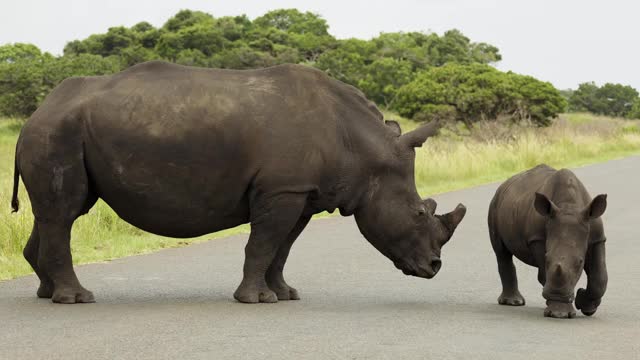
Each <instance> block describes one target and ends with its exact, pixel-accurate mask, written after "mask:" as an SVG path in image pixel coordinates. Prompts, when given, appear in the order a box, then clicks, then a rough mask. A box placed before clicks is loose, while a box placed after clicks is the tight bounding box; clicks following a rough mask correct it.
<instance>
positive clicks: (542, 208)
mask: <svg viewBox="0 0 640 360" xmlns="http://www.w3.org/2000/svg"><path fill="white" fill-rule="evenodd" d="M533 207H534V208H535V209H536V211H537V212H538V214H540V215H542V216H544V217H553V215H554V214H555V213H556V212H557V211H558V207H557V206H556V204H554V203H553V201H551V200H549V198H548V197H547V196H546V195H545V194H541V193H539V192H536V198H535V200H534V201H533Z"/></svg>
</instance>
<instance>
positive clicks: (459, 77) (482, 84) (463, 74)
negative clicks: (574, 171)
mask: <svg viewBox="0 0 640 360" xmlns="http://www.w3.org/2000/svg"><path fill="white" fill-rule="evenodd" d="M565 106H566V101H565V99H564V98H563V97H562V96H561V95H560V93H559V92H558V91H557V90H556V89H555V88H554V87H553V86H552V85H551V84H549V83H547V82H542V81H539V80H536V79H534V78H533V77H530V76H523V75H518V74H515V73H512V72H506V73H505V72H501V71H498V70H496V69H494V68H493V67H491V66H488V65H482V64H470V65H462V64H453V63H452V64H446V65H444V66H441V67H433V68H430V69H429V70H426V71H423V72H421V73H419V74H418V75H417V77H416V78H415V79H414V80H413V81H411V82H409V83H408V84H406V85H404V86H402V87H401V88H400V89H399V90H398V93H397V100H396V102H395V104H394V105H393V108H394V109H395V110H397V111H398V112H399V113H400V115H403V116H406V117H411V118H415V119H417V120H432V119H445V120H446V119H454V120H459V121H462V122H464V123H465V124H467V125H470V124H471V123H472V122H474V121H478V120H493V119H497V118H498V117H501V116H508V117H511V118H512V119H514V120H526V121H530V122H533V123H535V124H538V125H548V124H549V119H550V118H552V117H555V116H556V115H557V114H558V113H560V112H562V111H563V110H564V108H565Z"/></svg>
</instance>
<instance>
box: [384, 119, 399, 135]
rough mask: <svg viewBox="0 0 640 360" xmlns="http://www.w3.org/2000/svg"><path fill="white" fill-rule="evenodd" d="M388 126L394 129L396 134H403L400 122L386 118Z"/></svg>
mask: <svg viewBox="0 0 640 360" xmlns="http://www.w3.org/2000/svg"><path fill="white" fill-rule="evenodd" d="M384 124H385V125H387V127H388V128H389V129H390V130H391V131H393V132H394V133H395V134H396V135H398V136H400V135H401V134H402V129H401V128H400V124H398V122H397V121H395V120H386V121H385V122H384Z"/></svg>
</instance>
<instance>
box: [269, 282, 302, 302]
mask: <svg viewBox="0 0 640 360" xmlns="http://www.w3.org/2000/svg"><path fill="white" fill-rule="evenodd" d="M271 289H272V290H273V291H274V292H275V293H276V295H277V296H278V300H300V295H298V290H296V289H294V288H292V287H291V286H289V285H285V286H283V287H280V288H276V289H274V288H271Z"/></svg>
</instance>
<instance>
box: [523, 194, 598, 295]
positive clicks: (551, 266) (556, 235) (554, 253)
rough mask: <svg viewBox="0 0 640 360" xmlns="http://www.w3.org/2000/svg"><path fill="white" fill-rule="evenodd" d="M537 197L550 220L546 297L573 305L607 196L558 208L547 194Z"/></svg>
mask: <svg viewBox="0 0 640 360" xmlns="http://www.w3.org/2000/svg"><path fill="white" fill-rule="evenodd" d="M535 196H536V197H535V201H534V207H535V209H536V211H537V212H538V213H539V214H540V215H542V216H544V217H545V218H546V219H547V223H546V254H545V275H546V281H545V284H544V289H543V290H542V295H543V296H544V298H545V299H547V300H552V301H558V302H572V301H573V298H574V288H575V286H576V284H577V283H578V280H579V279H580V276H581V275H582V269H583V268H584V262H585V257H586V255H587V249H588V247H589V232H590V230H591V229H590V228H591V221H592V220H594V219H597V218H599V217H600V216H602V214H603V213H604V211H605V209H606V208H607V195H598V196H596V197H595V198H594V199H593V200H592V201H591V203H589V204H588V205H587V206H586V207H585V206H580V207H577V206H574V205H562V206H558V205H556V204H554V203H553V201H551V200H550V199H549V198H548V197H547V196H546V195H544V194H541V193H536V195H535Z"/></svg>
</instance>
